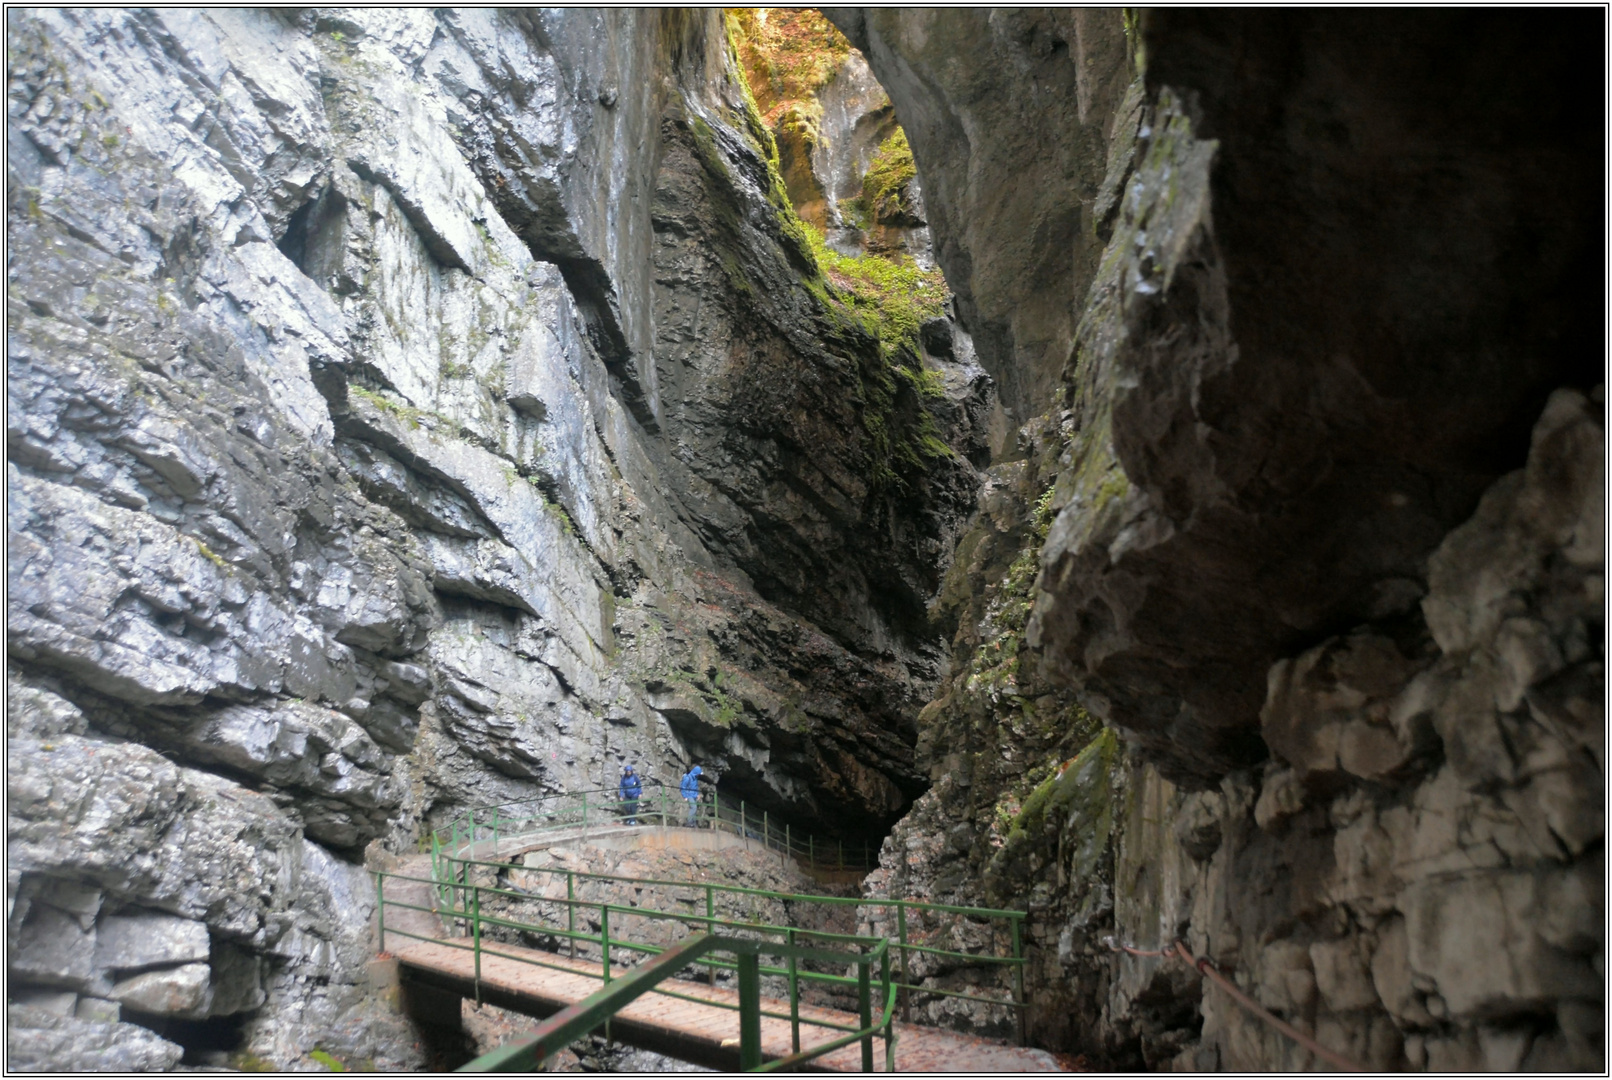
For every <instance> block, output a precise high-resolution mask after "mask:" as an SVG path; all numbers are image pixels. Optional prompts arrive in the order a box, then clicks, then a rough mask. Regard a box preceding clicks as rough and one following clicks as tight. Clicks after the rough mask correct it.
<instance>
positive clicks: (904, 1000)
mask: <svg viewBox="0 0 1612 1080" xmlns="http://www.w3.org/2000/svg"><path fill="white" fill-rule="evenodd" d="M896 927H897V931H898V933H899V935H900V940H901V1019H902V1020H904V1021H906V1022H907V1023H909V1024H910V1023H912V991H911V990H909V989H908V984H910V983H911V982H912V977H911V975H910V974H909V973H908V971H907V905H906V904H904V903H902V902H901V901H900V900H897V901H896Z"/></svg>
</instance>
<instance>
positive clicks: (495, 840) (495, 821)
mask: <svg viewBox="0 0 1612 1080" xmlns="http://www.w3.org/2000/svg"><path fill="white" fill-rule="evenodd" d="M493 858H494V859H496V858H498V807H496V806H495V807H493Z"/></svg>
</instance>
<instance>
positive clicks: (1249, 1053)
mask: <svg viewBox="0 0 1612 1080" xmlns="http://www.w3.org/2000/svg"><path fill="white" fill-rule="evenodd" d="M10 14H11V18H9V19H8V22H7V48H8V82H7V109H8V113H7V116H8V128H7V131H8V144H7V210H8V213H7V240H8V257H9V262H8V267H7V270H8V276H7V288H8V298H9V301H10V302H9V303H8V305H7V314H8V326H7V329H8V337H7V410H6V418H7V443H6V445H7V474H6V488H7V550H8V555H7V596H6V603H7V614H6V625H7V635H6V637H7V678H6V703H7V713H6V715H7V726H6V733H7V761H8V775H7V790H8V799H7V839H8V844H7V852H8V854H7V945H8V948H7V957H8V961H7V962H8V973H7V975H8V978H7V997H8V1014H7V1015H8V1034H7V1063H8V1066H9V1067H11V1068H13V1069H22V1070H36V1069H38V1070H74V1071H76V1070H85V1071H97V1070H116V1071H147V1070H150V1071H158V1070H169V1069H173V1068H175V1067H186V1068H189V1067H227V1068H235V1069H244V1070H257V1069H265V1068H267V1069H299V1070H307V1069H320V1068H327V1067H334V1066H332V1065H331V1063H332V1062H335V1063H336V1064H338V1065H342V1066H344V1067H347V1068H352V1069H363V1068H369V1067H375V1068H379V1069H390V1070H418V1069H424V1068H436V1067H440V1066H443V1065H445V1064H447V1063H449V1062H450V1061H451V1060H453V1056H454V1055H455V1054H458V1053H460V1052H462V1051H463V1049H464V1047H463V1046H461V1045H459V1044H458V1043H452V1041H451V1039H450V1041H449V1042H444V1041H442V1039H440V1038H438V1037H437V1036H433V1035H431V1034H430V1032H429V1030H427V1029H426V1028H421V1027H419V1026H417V1025H416V1023H415V1021H414V1020H412V1019H410V1017H409V1016H407V1015H405V1014H404V1013H403V1012H402V1011H400V1009H399V1002H398V1000H397V997H396V994H395V993H393V991H392V989H391V988H389V987H388V986H387V985H386V980H385V978H384V976H383V974H378V973H377V972H378V969H376V968H374V967H373V966H372V964H371V961H372V960H373V958H374V951H375V948H376V945H377V943H376V941H375V939H374V932H373V924H374V920H375V914H376V913H375V910H374V909H375V903H376V901H375V884H374V879H373V878H372V877H371V871H373V870H375V869H378V868H382V867H394V866H399V865H411V866H412V865H414V863H410V862H407V860H410V859H414V860H424V858H425V857H424V856H423V855H421V854H419V853H420V852H421V851H422V850H423V848H422V844H423V845H426V846H429V840H430V835H431V833H432V831H433V830H436V829H440V828H449V827H450V823H451V822H454V821H456V820H459V819H461V818H462V817H463V815H464V814H465V813H466V812H467V811H470V810H477V811H480V810H483V809H488V808H491V807H493V806H500V807H503V806H507V805H508V804H514V803H520V802H523V801H526V802H529V801H531V800H534V799H537V798H540V797H542V796H545V795H550V794H554V793H558V792H580V791H584V790H586V791H590V792H598V791H604V792H614V791H616V790H617V786H618V784H619V782H620V779H621V777H622V775H624V772H623V769H624V766H626V765H628V764H631V765H633V766H634V767H635V770H636V772H637V774H638V775H639V776H640V777H641V778H642V780H643V783H644V790H645V791H646V792H648V793H653V792H654V790H655V788H656V787H657V786H663V787H667V788H671V789H673V790H675V789H676V786H677V784H678V781H679V778H680V777H681V776H683V775H684V774H685V773H686V772H687V771H688V770H689V769H690V767H691V766H693V765H695V764H699V765H701V766H702V767H703V770H704V774H705V775H706V776H707V777H708V778H709V779H710V780H713V781H715V786H716V788H717V789H718V790H719V791H720V792H721V794H722V796H723V798H724V800H725V801H731V802H733V803H735V804H738V803H741V802H742V803H743V804H744V805H745V806H747V807H748V808H749V811H750V812H752V813H760V814H765V815H768V817H767V819H766V820H768V821H770V822H772V823H773V824H774V825H776V824H777V823H780V822H787V823H788V824H789V826H790V827H791V828H793V829H794V830H795V834H794V835H796V836H797V837H799V836H803V835H810V836H813V837H814V838H816V839H814V840H813V841H812V842H813V843H816V842H819V841H820V842H822V843H825V844H830V845H838V844H847V845H850V846H851V848H852V849H853V850H855V849H856V847H857V845H859V844H863V845H867V846H868V847H870V848H872V849H879V848H880V845H882V850H881V852H880V857H879V868H878V869H877V870H876V871H875V872H874V873H873V874H872V875H871V876H870V877H869V878H868V879H867V880H866V881H865V882H864V883H863V884H862V886H861V888H862V889H863V890H864V892H865V893H866V895H868V896H870V897H872V896H881V895H900V896H906V897H913V898H923V899H930V900H934V901H938V902H941V903H947V904H954V905H972V906H991V907H1007V908H1011V909H1014V910H1019V911H1023V912H1024V913H1025V918H1024V921H1023V925H1022V931H1023V944H1024V947H1025V954H1024V959H1025V963H1024V967H1023V977H1024V985H1025V991H1026V995H1027V999H1028V1005H1027V1006H1026V1008H1025V1009H1024V1013H1023V1017H1022V1020H1023V1024H1024V1030H1025V1032H1026V1034H1027V1035H1028V1037H1029V1039H1030V1041H1031V1042H1032V1043H1033V1044H1034V1045H1036V1046H1039V1047H1043V1048H1045V1049H1047V1050H1051V1051H1057V1052H1061V1053H1068V1054H1071V1055H1075V1054H1083V1055H1086V1056H1085V1059H1084V1062H1085V1064H1086V1065H1099V1066H1113V1067H1118V1068H1141V1067H1149V1068H1161V1069H1162V1068H1229V1069H1237V1070H1250V1071H1254V1070H1258V1071H1265V1070H1277V1069H1302V1068H1308V1067H1311V1066H1312V1065H1313V1064H1314V1062H1313V1061H1312V1060H1311V1059H1310V1057H1309V1055H1308V1052H1307V1051H1305V1050H1303V1049H1302V1048H1300V1047H1298V1046H1296V1045H1295V1044H1290V1043H1288V1042H1286V1041H1283V1039H1282V1038H1281V1037H1280V1036H1278V1035H1276V1034H1273V1032H1272V1031H1271V1030H1270V1029H1267V1028H1264V1027H1262V1026H1260V1022H1259V1021H1258V1020H1256V1019H1254V1018H1253V1017H1251V1016H1250V1015H1248V1014H1245V1013H1243V1012H1241V1011H1239V1010H1237V1009H1236V1008H1235V1007H1234V1006H1231V1005H1229V1004H1228V1003H1227V1002H1226V1001H1225V1000H1223V999H1220V998H1217V997H1216V996H1215V995H1216V993H1217V992H1216V991H1207V992H1206V991H1205V990H1204V986H1203V982H1202V980H1200V979H1199V978H1198V977H1197V976H1196V975H1195V974H1194V973H1192V972H1190V971H1189V970H1187V969H1186V968H1184V967H1182V966H1180V965H1172V964H1171V963H1169V962H1168V961H1166V960H1163V959H1161V958H1149V959H1137V958H1122V959H1116V958H1115V957H1114V956H1113V954H1112V953H1111V952H1110V951H1109V949H1108V948H1107V946H1106V945H1104V944H1103V943H1104V941H1105V940H1106V939H1108V938H1110V937H1112V938H1114V939H1116V940H1122V941H1126V942H1130V943H1134V944H1136V945H1138V946H1140V947H1143V948H1145V949H1156V948H1157V947H1158V946H1160V945H1162V944H1164V943H1167V942H1169V941H1172V940H1175V939H1176V938H1181V939H1183V940H1186V941H1188V942H1189V943H1190V945H1191V947H1192V949H1193V951H1194V953H1195V954H1196V955H1201V956H1206V957H1208V958H1209V959H1210V960H1212V961H1213V962H1214V963H1215V964H1216V966H1217V967H1218V968H1219V969H1220V970H1221V971H1223V972H1227V973H1229V976H1230V977H1232V978H1234V979H1235V980H1236V981H1237V982H1238V984H1239V985H1240V986H1242V987H1243V989H1244V990H1246V991H1247V992H1248V993H1249V994H1250V995H1252V996H1253V997H1254V998H1255V999H1257V1000H1258V1001H1259V1002H1260V1003H1261V1005H1262V1006H1263V1007H1264V1008H1266V1009H1269V1010H1271V1011H1272V1012H1273V1013H1275V1014H1277V1015H1280V1016H1281V1017H1282V1018H1284V1019H1285V1020H1286V1021H1288V1022H1290V1023H1292V1024H1294V1025H1297V1026H1298V1027H1301V1028H1303V1029H1304V1030H1306V1031H1309V1032H1311V1033H1313V1035H1314V1037H1315V1038H1316V1039H1317V1040H1319V1041H1320V1042H1321V1043H1322V1044H1324V1045H1325V1046H1327V1047H1328V1048H1329V1049H1331V1050H1332V1051H1334V1052H1336V1053H1340V1054H1343V1055H1344V1056H1346V1057H1348V1058H1350V1059H1351V1060H1353V1061H1356V1062H1358V1063H1360V1064H1361V1065H1363V1066H1365V1067H1367V1068H1370V1069H1374V1070H1390V1069H1406V1068H1411V1069H1460V1070H1472V1069H1479V1068H1484V1069H1493V1070H1499V1071H1512V1070H1519V1069H1537V1070H1588V1071H1595V1070H1598V1069H1601V1068H1604V1064H1605V1059H1604V1051H1603V1049H1602V1047H1603V1043H1604V1031H1603V1026H1604V1025H1603V1024H1602V1020H1601V1012H1602V1004H1603V998H1604V971H1603V968H1604V962H1603V959H1602V955H1603V952H1604V930H1603V927H1602V921H1603V920H1602V918H1601V910H1600V896H1601V893H1602V892H1603V891H1604V859H1603V855H1602V849H1603V846H1604V806H1603V802H1604V799H1603V798H1602V796H1601V791H1602V789H1603V788H1604V772H1605V745H1604V743H1605V739H1604V732H1603V730H1602V729H1603V727H1604V717H1603V715H1602V712H1603V710H1602V707H1601V704H1600V702H1601V698H1602V696H1603V686H1604V657H1603V653H1604V616H1603V614H1602V609H1603V606H1604V583H1603V576H1604V566H1603V554H1602V549H1603V546H1604V532H1605V530H1604V520H1603V519H1604V514H1605V507H1604V497H1603V494H1602V489H1603V486H1604V416H1603V414H1604V393H1603V390H1602V388H1601V386H1600V385H1599V384H1600V382H1601V379H1602V375H1601V374H1600V371H1599V368H1598V367H1597V366H1596V363H1597V362H1596V360H1595V357H1596V356H1598V355H1599V353H1600V351H1601V350H1600V344H1599V340H1598V339H1597V338H1596V337H1595V334H1596V331H1595V330H1594V322H1595V320H1594V319H1593V318H1592V319H1586V318H1585V312H1595V311H1597V310H1599V308H1598V304H1599V302H1600V297H1599V294H1598V293H1596V292H1595V288H1596V286H1595V284H1594V283H1595V282H1597V281H1599V276H1598V274H1597V270H1596V268H1597V266H1598V265H1599V262H1600V250H1599V248H1598V247H1597V246H1596V243H1595V240H1594V237H1595V236H1596V235H1598V233H1597V223H1598V222H1599V220H1600V219H1599V216H1598V214H1599V196H1600V184H1599V180H1598V178H1599V175H1600V173H1599V171H1598V166H1599V162H1600V157H1601V154H1600V149H1601V148H1600V143H1599V141H1598V136H1597V134H1596V125H1594V124H1585V123H1583V122H1582V121H1581V119H1580V118H1579V117H1578V116H1577V111H1578V109H1577V106H1578V104H1579V103H1580V102H1582V101H1588V100H1594V98H1595V94H1596V93H1597V92H1598V84H1595V75H1594V73H1595V72H1598V71H1599V70H1600V62H1599V57H1598V56H1596V55H1594V54H1593V45H1591V44H1589V43H1591V42H1594V41H1597V40H1599V38H1598V36H1597V35H1596V34H1595V33H1594V31H1595V29H1596V26H1592V25H1590V22H1589V19H1590V16H1589V15H1587V14H1586V13H1582V12H1499V11H1492V12H1476V13H1473V12H1454V11H1428V12H1366V11H1358V12H1352V11H1325V12H1324V11H1307V12H1262V11H1188V10H1185V9H1169V10H1161V11H1150V12H1145V13H1140V14H1139V13H1137V12H1133V11H1130V10H1128V9H1127V10H1126V11H1120V10H1096V9H1091V10H1047V11H1037V10H989V9H961V8H956V9H935V10H929V9H858V8H845V9H825V10H824V11H823V12H821V13H819V12H818V11H815V10H806V9H800V10H795V9H769V10H763V9H753V10H750V9H746V10H726V11H723V10H716V9H642V10H636V9H631V10H630V9H583V8H561V9H552V10H538V9H520V10H493V9H465V10H452V9H441V10H425V9H404V10H381V9H361V8H359V9H289V8H288V9H270V10H247V9H230V10H222V9H205V10H183V9H161V10H139V11H136V10H114V9H87V10H69V9H30V10H26V11H23V10H18V11H14V12H12V13H10ZM1597 25H1598V24H1597ZM1232 57H1234V58H1236V61H1235V63H1233V62H1231V61H1230V60H1228V58H1232ZM646 797H649V796H648V795H646ZM606 801H608V800H606ZM641 855H642V853H641V852H637V853H628V854H627V855H622V854H621V853H620V852H614V853H612V854H610V855H609V856H608V858H607V856H605V855H599V854H597V853H596V855H595V856H593V857H596V858H598V859H606V861H609V860H616V861H622V862H623V865H628V864H630V865H634V866H638V865H640V864H642V865H645V866H647V865H648V864H647V863H642V859H641V858H640V859H639V861H638V862H633V859H634V858H638V857H639V856H641ZM618 856H620V858H618ZM656 865H657V867H658V865H659V864H656ZM680 865H682V866H683V869H684V870H686V871H687V872H688V873H689V874H718V875H720V874H729V875H732V876H737V877H740V878H744V877H745V875H747V874H748V875H750V877H753V878H755V880H756V881H758V882H765V883H771V884H778V883H780V882H782V883H785V884H788V883H789V882H792V881H793V878H792V877H791V876H790V873H789V872H788V871H787V868H785V869H782V870H779V871H778V872H777V873H776V874H774V873H773V870H772V868H771V863H770V862H768V864H767V866H766V867H759V866H758V867H749V868H747V867H745V866H742V865H739V864H738V863H735V862H732V860H729V862H728V863H724V862H723V861H722V860H721V859H714V860H706V861H704V862H699V863H698V864H697V865H696V864H695V863H686V864H680ZM532 869H533V868H532V867H531V866H528V867H526V870H527V871H531V870H532ZM657 872H658V871H657ZM757 875H760V876H757ZM747 880H748V878H747ZM789 887H791V888H793V887H795V886H794V885H792V884H791V885H790V886H789ZM735 914H739V912H738V911H737V910H736V911H735ZM773 914H775V915H777V916H778V917H779V918H783V917H786V916H787V915H788V914H789V913H788V911H786V910H782V909H780V911H778V912H774V913H773ZM842 921H843V922H844V925H840V924H839V923H836V924H835V929H836V930H841V931H846V932H849V931H851V930H852V929H853V927H852V923H854V922H855V921H856V917H855V914H854V913H851V912H850V911H849V909H845V919H844V920H842ZM858 929H860V930H861V931H864V932H874V930H875V927H874V926H873V924H871V923H867V924H864V925H862V926H861V927H859V928H858ZM880 932H882V931H880ZM923 932H924V933H930V934H933V935H935V937H934V940H935V941H939V942H943V943H944V942H950V943H951V945H953V946H956V948H957V949H959V950H964V949H975V948H990V947H994V945H993V939H992V938H991V936H990V933H989V932H988V931H987V930H982V929H981V928H980V926H978V925H975V924H974V923H972V922H970V921H969V920H967V919H965V918H957V919H953V920H951V921H949V922H947V921H945V920H942V921H941V922H939V923H937V924H936V925H935V926H932V927H927V928H924V929H923ZM1472 941H1482V942H1484V943H1485V951H1484V952H1483V954H1482V956H1481V957H1477V958H1475V957H1474V955H1473V953H1472V951H1471V949H1470V943H1471V942H1472ZM996 944H1000V943H996ZM1480 960H1481V961H1482V962H1479V961H1480ZM909 974H910V975H911V976H912V977H913V978H914V979H915V980H917V981H919V982H921V983H922V985H923V987H924V988H926V989H929V990H937V991H945V990H951V991H956V990H966V989H968V988H973V989H975V990H979V991H981V992H988V993H996V992H1001V993H1010V992H1012V991H1011V988H1010V987H1009V986H1008V985H1007V984H1006V983H1005V982H1004V983H1002V984H1001V985H997V984H996V983H994V982H992V981H991V977H990V976H987V975H983V974H981V973H979V972H976V971H973V970H971V969H965V968H959V967H957V966H955V965H954V964H952V962H951V961H950V960H948V959H946V958H945V957H941V956H939V955H938V954H934V955H927V956H925V957H922V958H920V959H919V961H918V962H917V964H916V966H915V967H914V968H912V970H911V971H910V972H909ZM911 1006H912V1009H913V1011H914V1014H915V1018H918V1019H921V1020H923V1021H924V1022H927V1023H932V1024H936V1025H940V1026H943V1027H947V1028H952V1029H955V1030H958V1031H961V1032H964V1033H971V1034H973V1035H976V1036H982V1037H991V1038H1007V1037H1012V1036H1015V1035H1017V1033H1018V1030H1017V1029H1018V1023H1019V1017H1017V1016H1016V1015H1012V1014H1010V1013H1009V1012H1007V1011H1005V1010H1004V1009H1002V1008H1000V1007H996V1006H990V1005H987V1004H981V1003H977V1002H969V1001H967V1000H966V999H963V998H958V997H955V996H945V995H942V994H938V993H936V994H931V993H926V992H924V990H919V991H916V992H915V993H914V994H913V1000H912V1002H911ZM506 1021H507V1018H501V1017H497V1016H491V1017H490V1018H489V1016H484V1015H482V1014H480V1013H477V1014H476V1015H475V1016H473V1017H472V1019H471V1021H470V1028H469V1031H470V1034H471V1036H473V1037H485V1038H491V1037H492V1036H491V1035H489V1034H488V1032H492V1033H493V1034H497V1033H498V1032H500V1031H502V1030H503V1027H500V1025H505V1026H507V1023H506ZM478 1024H479V1025H481V1026H480V1027H478V1026H477V1025H478ZM478 1033H479V1035H478ZM455 1038H457V1036H455ZM460 1041H461V1042H462V1041H463V1040H462V1039H461V1040H460ZM572 1058H574V1059H575V1062H573V1063H574V1064H577V1067H582V1066H581V1065H580V1064H579V1063H580V1062H581V1061H583V1060H584V1059H586V1060H587V1061H590V1062H592V1063H594V1064H600V1063H605V1064H608V1063H610V1062H612V1061H613V1062H616V1063H617V1064H622V1063H623V1062H626V1063H629V1064H630V1063H631V1062H633V1061H637V1062H639V1063H642V1062H644V1061H650V1060H656V1059H649V1058H630V1059H629V1058H620V1059H618V1058H616V1057H612V1056H611V1054H610V1053H609V1052H607V1051H605V1050H601V1049H599V1048H597V1047H595V1048H592V1049H589V1051H588V1053H586V1054H582V1053H580V1052H579V1053H577V1054H573V1055H572ZM1072 1060H1073V1061H1075V1063H1076V1064H1079V1059H1072Z"/></svg>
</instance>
